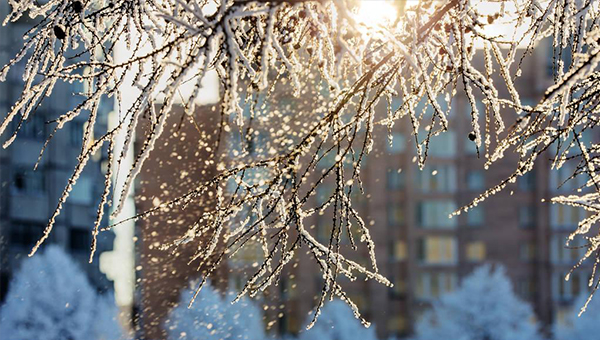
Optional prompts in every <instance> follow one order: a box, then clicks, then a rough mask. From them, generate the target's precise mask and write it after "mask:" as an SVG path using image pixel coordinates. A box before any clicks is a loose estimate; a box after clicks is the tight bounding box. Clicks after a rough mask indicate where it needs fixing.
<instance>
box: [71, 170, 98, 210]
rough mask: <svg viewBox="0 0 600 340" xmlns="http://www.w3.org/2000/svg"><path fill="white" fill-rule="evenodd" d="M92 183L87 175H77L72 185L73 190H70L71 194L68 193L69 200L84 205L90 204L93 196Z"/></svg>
mask: <svg viewBox="0 0 600 340" xmlns="http://www.w3.org/2000/svg"><path fill="white" fill-rule="evenodd" d="M93 185H94V183H93V182H92V180H91V179H90V178H89V177H83V176H82V177H79V179H78V180H77V182H76V183H75V185H74V186H73V190H71V194H70V195H69V198H71V202H72V203H77V204H86V205H90V204H92V200H93V197H94V187H93Z"/></svg>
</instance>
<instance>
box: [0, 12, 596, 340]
mask: <svg viewBox="0 0 600 340" xmlns="http://www.w3.org/2000/svg"><path fill="white" fill-rule="evenodd" d="M7 6H8V4H7V3H6V2H0V17H3V16H4V15H5V13H6V12H7ZM25 26H26V25H23V29H22V30H21V27H20V26H18V25H13V26H9V27H5V28H3V29H2V30H1V31H0V32H1V34H2V35H1V36H0V64H2V65H3V64H5V63H6V62H7V61H8V60H9V58H10V57H11V56H13V55H14V54H15V52H16V51H15V49H14V48H15V47H18V46H20V45H21V36H22V34H23V30H24V27H25ZM546 52H547V53H544V51H543V49H538V50H536V51H535V53H537V55H536V56H535V57H534V58H529V59H525V61H526V64H524V65H523V67H522V71H523V74H522V76H521V77H520V80H519V82H517V84H519V86H517V87H518V88H519V90H520V93H521V95H522V100H523V102H524V103H525V104H533V103H535V102H536V101H537V100H538V99H539V98H540V97H541V95H542V91H543V90H544V89H546V88H547V85H548V84H549V83H550V82H551V80H552V79H551V78H552V66H551V65H552V63H551V54H552V53H551V52H550V51H548V50H546ZM8 77H9V78H8V79H7V81H6V82H4V83H0V116H3V115H4V114H5V113H6V112H7V111H8V110H9V108H10V106H11V105H12V103H14V101H15V99H16V98H17V96H18V95H19V93H20V92H19V91H20V89H21V83H22V80H21V78H20V77H21V74H20V72H19V70H18V69H14V70H12V71H11V72H10V73H9V75H8ZM215 86H216V85H215ZM501 90H503V89H501ZM82 91H83V89H80V88H77V87H75V86H71V87H68V86H57V87H56V89H55V93H54V94H53V96H52V97H50V98H48V99H47V100H46V101H45V105H43V106H42V107H40V108H39V110H38V112H39V113H43V116H42V115H39V114H36V115H35V116H34V117H32V119H30V120H29V121H27V122H25V124H24V125H23V127H22V128H21V131H20V133H19V138H17V140H16V141H15V142H14V143H13V145H12V146H11V147H10V148H8V149H0V302H2V300H3V297H4V295H5V293H6V291H7V288H8V285H9V282H10V278H11V275H12V273H13V272H14V270H15V269H16V268H17V267H18V265H19V261H20V259H22V258H23V257H25V256H27V253H28V252H29V251H30V249H31V246H32V245H33V243H34V242H35V241H36V240H37V239H38V238H39V237H40V236H41V234H42V232H43V229H44V227H45V226H46V223H47V220H48V217H49V215H50V214H51V212H52V210H53V209H54V208H55V206H56V202H57V200H58V197H59V195H60V193H62V190H63V188H64V186H65V185H66V182H67V178H68V176H69V175H70V174H71V172H72V169H73V166H74V164H75V162H76V158H77V155H78V153H79V151H80V150H81V147H82V146H81V137H82V134H83V128H84V124H85V120H82V118H83V117H79V118H77V119H76V120H75V121H74V122H72V123H70V124H68V125H67V126H66V128H65V130H64V131H61V132H60V133H58V134H57V135H56V136H54V138H53V140H52V142H51V143H50V144H49V146H48V148H47V150H46V154H45V156H44V158H43V159H42V162H41V163H40V166H39V168H38V170H37V171H33V165H34V164H35V162H36V160H37V157H38V155H39V151H40V150H41V148H42V146H43V143H44V141H45V140H46V138H47V137H48V136H49V133H50V131H51V128H52V125H51V124H46V123H45V122H46V121H49V120H52V119H53V118H55V117H56V116H57V115H59V114H62V113H64V112H65V111H66V110H68V109H69V108H71V107H72V106H73V105H72V104H73V102H75V101H77V93H78V92H82ZM453 102H454V103H455V104H454V111H453V112H452V118H451V130H450V131H448V132H447V133H444V134H442V135H441V136H438V137H435V138H433V140H432V144H431V145H430V148H429V159H428V162H427V166H426V168H425V170H424V171H419V170H418V168H417V165H416V162H415V152H414V141H413V140H412V139H411V131H410V127H409V126H408V125H407V124H396V129H395V130H394V132H393V135H394V143H393V144H392V145H388V143H387V139H386V138H383V136H384V135H385V134H386V133H387V131H386V130H385V129H383V128H382V129H380V130H379V131H378V133H379V134H380V136H381V137H382V138H377V139H376V141H377V143H378V144H377V145H376V146H375V148H374V151H373V152H372V153H371V154H370V155H369V157H368V158H367V160H366V162H365V165H364V167H363V171H362V177H363V180H364V184H365V188H366V193H367V195H366V196H364V197H362V196H356V197H355V202H356V205H358V206H360V211H361V213H362V216H364V217H365V220H366V221H367V222H368V223H370V224H371V230H372V231H371V235H372V236H373V238H374V241H375V244H376V247H377V248H376V250H377V258H378V261H379V266H380V270H381V272H382V274H384V275H385V276H387V277H388V278H390V279H391V280H392V282H393V283H394V288H392V289H390V288H387V287H385V286H383V285H381V284H379V283H376V282H372V281H362V280H357V281H355V282H345V283H344V286H345V287H346V288H347V289H348V292H349V294H350V297H351V298H352V299H353V300H354V301H355V302H357V304H358V305H359V307H360V308H361V311H362V312H363V314H364V316H365V317H366V318H367V319H368V320H370V321H372V322H373V323H374V325H375V327H376V329H377V332H378V335H379V336H380V337H382V338H383V337H385V336H389V335H398V336H405V335H408V334H410V332H411V331H412V329H413V325H414V324H415V322H416V320H418V318H419V316H420V315H421V314H422V312H423V311H424V310H426V309H427V308H428V307H429V306H430V304H431V302H432V301H434V300H435V299H437V298H438V297H439V296H441V295H442V294H444V293H447V292H450V291H452V290H454V289H455V287H456V286H457V285H458V283H459V281H460V279H461V278H462V277H464V276H465V275H467V274H468V273H470V272H471V271H472V269H473V268H474V267H475V266H477V265H480V264H482V263H488V262H489V263H498V264H503V265H504V266H506V267H507V269H508V270H507V273H508V274H509V275H510V276H511V279H512V282H513V285H514V287H515V290H516V291H517V292H518V294H519V295H520V296H521V297H522V298H523V299H525V300H527V301H529V302H531V303H532V304H533V306H534V308H535V311H536V314H537V316H538V318H539V320H540V321H541V322H542V323H543V324H544V325H545V326H549V325H550V324H551V323H552V322H556V321H558V322H560V321H561V320H562V319H563V318H564V317H565V315H566V313H567V312H568V311H570V310H571V308H572V302H573V299H574V298H575V297H576V296H577V295H578V294H579V293H580V292H582V291H585V290H586V289H587V278H586V276H585V274H586V272H587V271H586V270H581V271H577V272H575V273H574V274H573V275H572V277H571V280H570V281H565V280H564V276H565V274H566V273H567V272H568V271H569V270H570V269H571V267H572V265H573V264H574V263H575V262H576V261H577V260H578V259H579V257H580V256H581V255H582V252H583V251H584V250H583V249H580V250H572V249H566V248H565V247H564V241H565V236H566V235H567V234H568V233H569V231H571V230H573V228H574V227H575V225H576V224H577V222H578V221H579V220H580V219H581V218H582V217H583V212H582V211H581V210H578V209H571V208H569V207H565V206H562V205H552V204H549V203H548V200H549V199H550V198H551V197H553V196H555V195H556V194H559V193H561V192H568V191H570V190H572V189H574V188H576V187H577V183H569V184H568V185H567V186H562V188H561V189H560V190H557V187H558V186H559V185H560V183H562V181H563V180H564V179H566V178H568V177H569V175H570V172H569V168H568V167H563V168H562V169H561V170H560V171H549V170H548V169H549V166H548V160H547V159H540V160H539V161H538V163H539V164H538V165H539V166H538V167H536V168H535V170H534V171H533V172H532V173H531V174H528V175H527V176H524V177H521V178H519V180H518V181H517V183H515V184H512V185H510V186H509V188H507V189H506V190H504V191H502V192H501V193H499V194H497V195H496V196H493V197H491V198H489V199H488V200H486V202H485V203H484V204H481V205H479V206H478V207H477V208H475V209H473V210H472V211H471V212H469V213H468V214H461V215H459V216H457V217H454V218H453V219H448V218H447V217H448V214H449V213H450V212H451V211H453V210H455V209H456V208H458V207H460V206H462V205H464V204H466V203H468V202H469V201H470V200H471V199H472V198H474V197H476V195H478V194H479V193H481V192H482V191H483V190H485V188H488V187H491V186H493V185H496V184H498V183H499V182H500V181H502V180H503V179H505V178H506V176H507V175H508V174H509V173H510V172H511V171H512V170H513V169H512V168H511V167H510V165H509V164H514V162H510V160H511V157H514V155H508V156H507V159H506V160H504V161H501V162H499V163H498V164H496V165H494V166H492V167H491V168H490V170H488V171H485V170H483V159H482V155H483V154H484V153H485V152H486V150H485V149H481V150H479V157H478V151H477V150H476V148H475V146H474V145H473V143H472V142H471V141H470V140H469V138H468V137H467V136H468V134H469V132H470V124H469V120H470V115H469V114H470V108H469V105H468V102H467V100H466V98H464V97H462V96H458V97H456V98H454V99H453ZM397 104H399V103H397ZM110 110H112V104H111V103H107V105H105V106H103V107H102V108H101V114H102V117H106V119H108V118H107V117H108V113H109V111H110ZM199 116H203V117H205V118H206V117H208V118H207V119H206V120H204V122H206V123H205V124H203V125H202V129H200V130H198V129H196V128H195V127H193V124H189V122H188V123H187V124H184V125H183V126H185V128H184V129H183V130H181V129H179V125H178V123H179V121H178V120H176V121H173V122H170V123H169V127H170V129H171V131H170V133H165V134H164V136H165V139H164V140H163V141H161V143H159V145H161V147H159V148H157V149H156V150H155V152H154V154H153V158H152V159H153V160H154V161H149V162H148V163H147V165H146V170H145V171H144V172H143V173H141V174H140V179H139V183H137V185H136V189H135V190H136V193H137V196H136V199H137V202H136V208H137V210H139V211H144V210H147V209H148V208H151V207H153V206H156V205H157V204H160V203H161V202H160V201H159V202H157V201H156V200H155V199H154V198H155V197H157V196H161V197H163V198H164V197H169V196H170V197H175V195H177V194H180V193H181V191H178V190H186V189H189V188H190V187H189V185H190V183H193V182H194V181H197V180H199V179H202V178H207V177H210V176H211V175H212V174H214V173H215V171H216V168H215V166H214V163H213V164H207V163H205V161H206V153H204V152H198V150H197V149H196V147H197V145H196V144H195V143H192V142H190V141H197V138H195V136H193V134H196V133H200V134H204V135H205V136H204V137H206V134H211V133H213V132H214V131H215V126H216V123H215V120H214V119H215V117H214V116H215V115H214V111H211V110H208V109H207V110H206V111H205V112H202V113H200V114H199ZM216 116H218V115H216ZM173 117H174V118H179V117H178V116H177V115H174V116H173ZM181 118H182V119H187V117H185V116H182V117H181ZM107 124H108V122H107V120H106V121H105V122H104V123H103V124H100V126H97V127H96V129H97V130H98V132H99V133H101V132H102V131H103V130H104V129H106V126H107ZM512 160H514V158H513V159H512ZM182 163H185V169H178V168H176V167H174V165H176V164H182ZM108 166H109V164H106V162H105V160H104V159H102V156H101V155H100V153H98V154H97V155H95V156H94V159H93V160H92V162H91V163H90V165H89V166H88V168H87V169H86V171H85V172H84V174H83V176H82V177H81V178H80V179H79V180H78V181H77V185H76V186H75V188H74V190H73V192H72V193H71V195H70V197H69V200H68V201H67V203H66V205H65V206H64V209H63V213H62V214H61V215H60V217H59V219H58V221H57V224H56V227H55V230H54V231H53V233H52V235H51V237H50V240H49V242H51V243H56V244H60V245H61V246H62V247H63V248H64V249H66V250H67V251H68V252H69V253H70V254H71V255H72V256H73V257H74V258H76V259H78V261H80V262H81V264H82V266H81V268H82V269H84V270H85V271H86V272H88V274H89V277H90V279H91V282H92V283H93V284H94V285H95V286H96V287H97V288H98V289H99V290H107V289H110V287H111V285H112V284H111V282H110V281H108V280H107V279H106V276H105V275H104V274H103V273H102V272H101V271H100V268H99V261H98V260H97V259H96V260H95V261H94V262H93V263H92V264H91V265H90V264H87V258H88V254H89V245H90V242H91V239H90V237H91V234H90V228H91V226H92V225H93V221H94V218H95V212H96V204H97V198H98V197H99V194H100V192H101V190H102V187H101V186H102V183H103V173H104V171H105V169H106V167H108ZM190 169H193V170H194V171H195V173H188V174H186V175H184V176H182V175H183V172H182V171H190ZM328 190H329V191H328ZM331 190H333V186H331V187H329V188H328V187H327V183H324V184H323V187H322V188H321V189H319V191H320V192H318V193H317V195H316V197H314V203H315V205H316V204H318V203H319V200H320V199H322V197H326V196H327V195H328V194H329V193H330V191H331ZM165 191H170V192H168V193H167V194H166V195H165ZM543 200H545V201H546V202H543ZM212 204H213V202H211V201H210V200H204V201H202V204H198V210H196V211H195V212H194V213H196V214H198V213H201V212H202V211H203V210H204V209H207V208H209V207H211V206H212ZM194 213H192V214H191V215H190V216H186V217H185V218H184V219H182V220H181V221H183V223H181V224H173V223H171V220H169V219H168V218H167V219H166V220H165V219H164V218H165V217H161V218H163V219H161V218H156V219H151V220H148V221H140V222H139V223H138V224H137V226H136V228H137V236H138V238H137V240H138V242H137V244H136V247H137V249H136V250H137V257H136V260H137V263H136V268H138V269H137V270H136V275H137V278H138V281H137V283H138V285H137V288H138V291H137V294H136V295H135V302H134V305H133V309H134V313H133V318H134V323H136V324H137V325H138V327H137V330H138V332H139V336H140V337H143V338H145V339H148V340H150V339H160V338H164V331H163V330H161V325H162V323H163V322H164V319H165V317H166V315H167V313H168V311H169V310H170V309H171V308H172V307H173V306H174V305H176V303H177V301H178V298H179V292H180V290H181V289H182V288H184V287H186V286H187V283H188V281H189V280H190V279H192V278H195V277H197V275H198V273H197V272H196V268H195V266H194V265H193V264H189V263H188V259H189V256H190V255H191V254H193V251H194V249H192V248H185V247H184V248H182V249H180V250H178V251H181V252H183V253H182V254H178V256H172V257H168V256H167V257H165V254H166V253H168V252H164V251H163V250H160V245H161V244H163V243H166V242H172V241H174V237H173V236H179V235H180V234H181V230H182V228H186V227H187V226H188V225H189V224H186V223H193V221H194V218H197V215H195V214H194ZM312 223H313V224H314V227H315V232H316V234H317V235H318V236H319V237H320V239H321V240H326V239H328V238H329V230H330V229H331V226H330V225H329V223H331V222H330V219H329V218H328V217H324V218H318V217H316V218H314V219H313V220H312ZM110 235H111V233H101V234H100V241H101V242H100V244H99V251H98V253H102V252H105V251H108V250H110V249H111V248H112V242H113V240H112V238H111V236H110ZM242 255H243V257H242V261H241V262H237V263H234V264H230V266H231V267H232V268H234V269H238V267H239V268H244V267H245V266H248V265H251V264H252V263H253V262H254V259H253V254H252V253H246V254H242ZM358 255H359V257H360V256H362V257H363V259H366V258H367V254H366V253H365V252H363V253H359V254H358ZM256 256H260V255H259V253H257V254H256ZM240 270H241V269H240ZM236 275H237V274H236V271H235V270H234V271H232V272H231V273H228V271H227V267H225V269H223V272H222V273H220V274H219V275H217V278H218V280H223V281H227V279H229V281H231V282H232V285H236V284H239V282H241V277H239V276H236ZM225 284H226V283H223V285H225ZM276 288H277V289H278V290H279V291H276V292H272V291H269V292H268V296H267V299H268V300H269V302H270V304H271V305H272V308H269V310H267V311H266V312H267V314H269V315H270V316H269V317H268V318H267V323H269V322H270V321H271V320H272V319H276V320H277V321H278V322H277V326H276V328H275V329H276V330H277V331H278V332H280V333H288V332H291V333H296V332H298V331H299V330H301V328H302V326H303V323H304V320H305V319H306V317H307V315H309V313H310V312H311V311H312V309H313V308H314V306H315V304H316V300H315V299H316V298H318V296H319V294H320V292H321V288H322V278H321V274H320V272H319V271H318V270H317V268H316V267H315V266H314V265H313V263H312V262H311V261H308V260H307V259H306V258H304V259H303V260H300V261H298V262H297V265H296V266H293V267H291V269H290V271H289V272H287V275H284V276H283V277H282V281H281V282H280V284H279V286H277V287H276ZM313 297H314V298H315V299H313Z"/></svg>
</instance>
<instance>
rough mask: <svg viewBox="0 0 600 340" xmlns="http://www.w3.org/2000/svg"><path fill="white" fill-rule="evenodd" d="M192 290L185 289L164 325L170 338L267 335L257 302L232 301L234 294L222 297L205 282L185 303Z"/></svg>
mask: <svg viewBox="0 0 600 340" xmlns="http://www.w3.org/2000/svg"><path fill="white" fill-rule="evenodd" d="M192 295H193V292H190V291H189V290H184V291H183V292H182V294H181V299H180V304H179V305H178V306H177V307H175V308H174V309H173V310H172V311H171V313H170V315H169V318H168V319H167V321H166V322H165V326H166V329H167V332H168V334H169V339H170V340H176V339H203V340H263V339H265V338H266V335H265V331H264V326H263V323H262V313H261V311H260V309H259V308H258V306H257V305H256V304H255V303H253V302H251V301H249V300H248V299H246V298H244V299H241V300H239V301H237V302H236V303H231V302H230V301H231V300H233V298H234V295H233V294H232V293H229V294H228V296H227V297H225V298H223V297H222V296H221V295H220V294H219V292H218V291H216V290H215V289H214V288H213V287H212V286H210V285H206V286H205V287H204V288H203V289H202V290H201V291H200V293H199V294H198V296H197V297H196V299H195V300H194V302H193V304H192V306H191V308H188V304H189V302H190V300H191V299H192Z"/></svg>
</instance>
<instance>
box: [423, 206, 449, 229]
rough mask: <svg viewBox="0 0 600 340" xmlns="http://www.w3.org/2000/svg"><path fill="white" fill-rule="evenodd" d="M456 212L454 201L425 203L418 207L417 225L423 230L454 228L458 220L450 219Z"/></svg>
mask: <svg viewBox="0 0 600 340" xmlns="http://www.w3.org/2000/svg"><path fill="white" fill-rule="evenodd" d="M454 210H456V204H455V203H454V201H450V200H430V201H423V202H421V203H419V204H418V205H417V223H418V225H419V226H421V227H423V228H440V229H451V228H454V227H456V223H457V222H456V220H457V219H456V218H450V217H449V215H450V214H451V213H452V212H453V211H454Z"/></svg>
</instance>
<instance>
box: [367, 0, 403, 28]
mask: <svg viewBox="0 0 600 340" xmlns="http://www.w3.org/2000/svg"><path fill="white" fill-rule="evenodd" d="M358 2H359V5H358V13H357V14H358V19H359V20H360V21H361V22H362V23H363V24H365V25H367V26H378V25H384V26H385V25H386V24H389V23H391V22H393V21H394V20H395V19H396V17H397V16H398V9H397V8H396V6H394V4H393V1H390V0H359V1H358Z"/></svg>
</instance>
